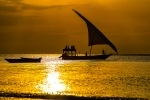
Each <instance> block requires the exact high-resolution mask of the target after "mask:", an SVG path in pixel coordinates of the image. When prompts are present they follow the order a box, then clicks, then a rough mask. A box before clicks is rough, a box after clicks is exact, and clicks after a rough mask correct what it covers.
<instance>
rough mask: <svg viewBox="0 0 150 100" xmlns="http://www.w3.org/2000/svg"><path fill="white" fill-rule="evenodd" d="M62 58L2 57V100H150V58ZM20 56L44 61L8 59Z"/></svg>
mask: <svg viewBox="0 0 150 100" xmlns="http://www.w3.org/2000/svg"><path fill="white" fill-rule="evenodd" d="M60 55H61V54H0V76H1V77H0V99H1V100H31V99H33V100H35V99H45V98H46V99H58V98H59V100H61V97H66V96H67V97H70V96H74V97H89V98H91V97H96V98H98V97H101V98H107V97H108V98H109V97H110V98H111V97H112V98H138V99H140V98H141V99H142V98H143V99H150V55H146V54H145V55H112V56H110V57H109V58H107V59H106V60H73V61H72V60H62V59H59V58H58V57H59V56H60ZM19 57H42V61H41V63H8V62H7V61H5V60H4V58H19ZM54 96H55V97H54ZM65 99H66V98H65Z"/></svg>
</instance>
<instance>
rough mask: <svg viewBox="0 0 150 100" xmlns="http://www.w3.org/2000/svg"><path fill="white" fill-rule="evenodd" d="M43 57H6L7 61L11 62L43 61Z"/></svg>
mask: <svg viewBox="0 0 150 100" xmlns="http://www.w3.org/2000/svg"><path fill="white" fill-rule="evenodd" d="M41 59H42V57H40V58H24V57H20V58H18V59H7V58H5V60H6V61H8V62H9V63H35V62H41Z"/></svg>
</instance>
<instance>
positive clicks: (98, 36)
mask: <svg viewBox="0 0 150 100" xmlns="http://www.w3.org/2000/svg"><path fill="white" fill-rule="evenodd" d="M73 11H74V12H75V13H76V14H77V15H79V16H80V17H81V18H82V19H83V20H84V21H85V23H86V25H87V28H88V42H89V43H88V46H91V49H90V55H87V52H86V54H85V56H77V55H76V49H75V48H72V47H71V49H70V48H67V47H66V48H65V49H63V54H62V56H60V57H59V58H62V59H64V60H90V59H103V60H105V59H106V58H108V57H109V56H111V55H112V54H105V53H104V51H103V53H102V54H101V55H91V51H92V46H93V45H97V44H99V45H102V44H106V45H109V46H110V47H111V48H112V49H113V50H114V51H115V52H116V53H117V49H116V47H115V46H114V45H113V44H112V43H111V42H110V41H109V40H108V39H107V38H106V37H105V36H104V34H103V33H102V32H101V31H100V30H98V29H97V28H96V27H95V26H94V25H93V24H92V23H91V22H90V21H88V20H87V19H86V18H85V17H83V16H82V15H81V14H80V13H78V12H77V11H75V10H73ZM70 54H71V55H70Z"/></svg>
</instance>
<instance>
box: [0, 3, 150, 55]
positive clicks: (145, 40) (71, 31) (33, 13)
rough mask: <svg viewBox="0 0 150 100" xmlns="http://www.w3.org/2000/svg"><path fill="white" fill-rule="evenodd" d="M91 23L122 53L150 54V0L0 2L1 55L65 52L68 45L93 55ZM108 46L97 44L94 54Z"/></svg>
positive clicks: (108, 48)
mask: <svg viewBox="0 0 150 100" xmlns="http://www.w3.org/2000/svg"><path fill="white" fill-rule="evenodd" d="M72 9H75V10H76V11H78V12H79V13H81V14H82V15H83V16H84V17H86V18H87V19H88V20H89V21H91V22H92V23H93V24H94V25H95V26H96V27H97V28H98V29H99V30H101V31H102V32H103V33H104V35H105V36H106V37H107V38H108V39H109V40H110V41H111V42H112V43H113V44H114V45H115V46H116V48H117V49H118V53H120V54H128V53H130V54H132V53H142V54H148V53H150V10H149V9H150V0H0V48H1V49H0V53H62V49H63V48H64V47H65V45H69V46H71V45H75V46H76V48H77V50H78V51H80V52H81V53H85V52H86V51H87V52H89V50H90V47H88V41H87V37H88V33H87V27H86V24H85V22H84V21H83V20H82V19H81V18H80V17H79V16H78V15H77V14H75V13H74V12H73V11H72ZM102 49H106V50H107V52H111V53H113V52H114V51H113V50H112V49H111V48H110V47H109V46H108V45H105V46H101V45H96V46H93V51H92V53H101V51H102Z"/></svg>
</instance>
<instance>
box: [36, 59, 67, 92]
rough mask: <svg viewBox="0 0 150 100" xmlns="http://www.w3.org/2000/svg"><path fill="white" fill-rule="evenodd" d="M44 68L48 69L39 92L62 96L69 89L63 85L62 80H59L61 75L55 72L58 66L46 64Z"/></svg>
mask: <svg viewBox="0 0 150 100" xmlns="http://www.w3.org/2000/svg"><path fill="white" fill-rule="evenodd" d="M46 67H47V69H48V71H47V77H46V78H45V80H44V81H43V83H42V84H40V86H39V87H40V90H42V91H43V92H46V93H51V94H62V93H64V92H65V90H68V89H69V88H68V87H67V86H66V85H65V84H64V83H63V80H61V79H60V76H61V74H60V72H58V71H57V68H58V66H57V65H56V63H54V62H53V63H52V64H49V63H48V64H46Z"/></svg>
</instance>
